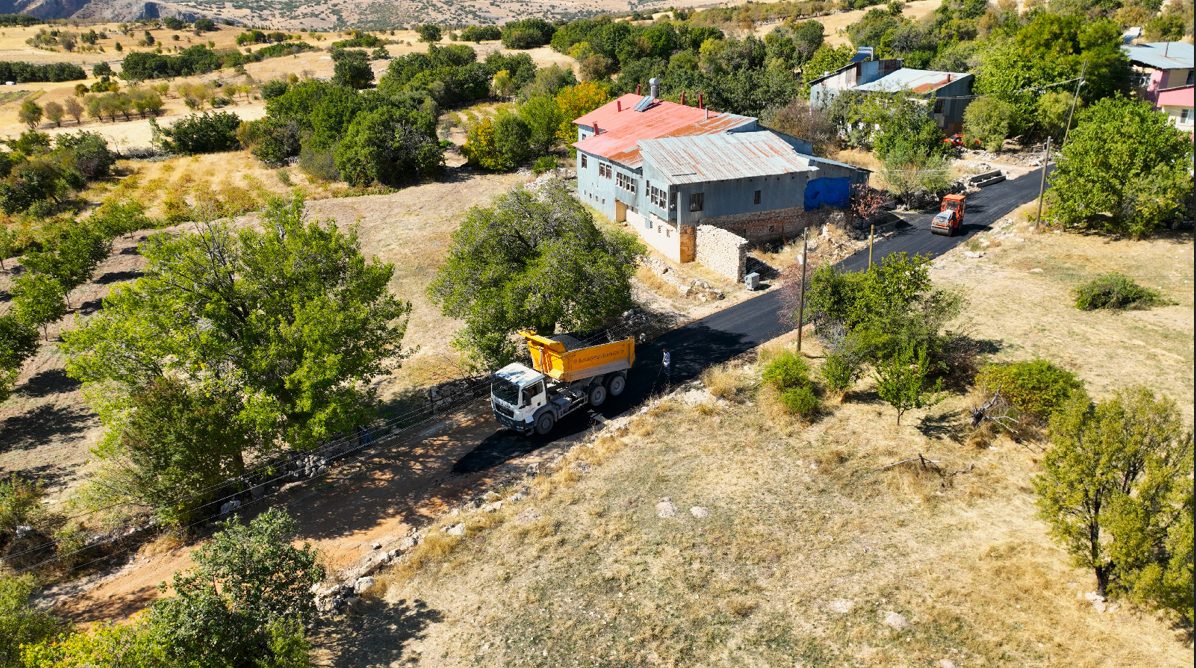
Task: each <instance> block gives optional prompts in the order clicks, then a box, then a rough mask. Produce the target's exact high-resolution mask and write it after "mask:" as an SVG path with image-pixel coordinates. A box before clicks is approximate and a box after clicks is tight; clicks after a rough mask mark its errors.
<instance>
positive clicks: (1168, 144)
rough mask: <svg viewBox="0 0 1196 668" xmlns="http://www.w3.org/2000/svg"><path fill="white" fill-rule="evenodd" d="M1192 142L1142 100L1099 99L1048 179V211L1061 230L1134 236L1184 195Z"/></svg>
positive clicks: (1164, 216)
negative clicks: (1093, 229) (1071, 229)
mask: <svg viewBox="0 0 1196 668" xmlns="http://www.w3.org/2000/svg"><path fill="white" fill-rule="evenodd" d="M1191 169H1192V138H1191V135H1189V134H1187V133H1185V132H1182V131H1180V130H1179V129H1177V128H1176V127H1175V126H1173V125H1171V124H1170V123H1169V122H1168V121H1167V116H1166V114H1163V113H1161V112H1159V111H1156V110H1155V109H1154V107H1153V106H1152V105H1150V104H1149V103H1146V102H1136V101H1131V100H1124V99H1106V100H1100V101H1098V102H1096V103H1095V104H1093V105H1092V106H1091V107H1089V108H1088V109H1085V110H1084V111H1083V113H1081V114H1079V121H1078V123H1077V125H1076V127H1075V128H1074V129H1073V130H1072V132H1071V136H1070V138H1069V139H1068V143H1067V144H1066V145H1065V146H1064V147H1063V151H1062V153H1061V154H1060V156H1059V165H1058V167H1056V169H1055V171H1054V172H1053V173H1052V174H1051V177H1050V178H1051V189H1050V191H1049V192H1048V193H1047V197H1048V199H1049V201H1050V203H1051V213H1052V215H1054V216H1055V218H1057V219H1058V220H1059V221H1060V222H1062V223H1063V224H1064V225H1066V226H1068V227H1091V228H1097V229H1103V230H1104V231H1106V232H1110V233H1114V234H1128V235H1130V236H1132V237H1134V238H1141V237H1143V236H1146V235H1148V234H1150V233H1151V232H1153V231H1155V230H1156V229H1159V228H1160V227H1163V226H1165V225H1167V223H1168V222H1169V221H1170V220H1171V219H1172V218H1173V217H1174V216H1175V209H1176V207H1177V204H1178V203H1179V202H1181V201H1183V200H1184V198H1185V197H1186V196H1188V195H1190V194H1191V193H1192V172H1191Z"/></svg>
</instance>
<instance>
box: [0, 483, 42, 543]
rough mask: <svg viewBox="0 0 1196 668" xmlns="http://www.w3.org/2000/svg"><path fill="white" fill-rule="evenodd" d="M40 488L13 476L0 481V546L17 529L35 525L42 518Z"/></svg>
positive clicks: (39, 485) (35, 484) (36, 484)
mask: <svg viewBox="0 0 1196 668" xmlns="http://www.w3.org/2000/svg"><path fill="white" fill-rule="evenodd" d="M43 495H44V492H43V491H42V486H41V484H39V483H34V482H29V481H27V480H23V479H21V478H18V477H17V476H15V475H13V476H10V477H9V478H8V479H7V480H3V479H0V544H3V543H7V542H8V540H10V539H11V538H12V537H13V535H15V534H16V530H17V527H19V526H29V525H33V524H35V523H36V522H37V521H38V519H40V518H41V516H42V514H43V513H42V510H43V506H42V496H43Z"/></svg>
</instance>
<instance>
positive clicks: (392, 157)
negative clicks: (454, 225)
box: [336, 107, 444, 186]
mask: <svg viewBox="0 0 1196 668" xmlns="http://www.w3.org/2000/svg"><path fill="white" fill-rule="evenodd" d="M336 168H337V170H339V171H340V173H341V176H342V177H343V178H344V179H345V181H347V182H349V183H350V184H352V185H355V186H368V185H371V184H372V183H374V182H375V181H377V182H378V183H381V184H384V185H388V186H396V185H400V184H403V183H410V182H412V181H417V180H419V179H420V178H423V177H426V176H430V175H432V174H437V173H439V172H440V171H441V170H442V169H443V168H444V149H443V148H441V146H440V142H438V141H437V139H436V131H435V121H434V120H433V119H432V118H431V117H429V116H426V115H425V114H421V113H419V112H408V111H405V110H399V109H395V108H393V107H383V108H381V109H376V110H374V111H371V112H366V113H363V114H360V115H358V116H357V118H355V119H354V120H353V123H352V124H350V125H349V129H348V130H347V131H346V132H345V138H344V139H343V140H342V141H341V143H340V144H339V145H338V146H337V149H336Z"/></svg>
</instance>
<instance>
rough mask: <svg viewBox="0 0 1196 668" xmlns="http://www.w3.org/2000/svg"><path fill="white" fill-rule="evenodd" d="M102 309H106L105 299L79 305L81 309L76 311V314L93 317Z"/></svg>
mask: <svg viewBox="0 0 1196 668" xmlns="http://www.w3.org/2000/svg"><path fill="white" fill-rule="evenodd" d="M102 308H104V300H103V299H92V300H91V301H86V302H83V303H82V304H79V308H77V309H75V312H76V313H79V314H81V315H91V314H92V313H95V312H96V311H99V310H100V309H102Z"/></svg>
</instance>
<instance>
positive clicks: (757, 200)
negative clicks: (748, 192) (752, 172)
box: [752, 190, 760, 204]
mask: <svg viewBox="0 0 1196 668" xmlns="http://www.w3.org/2000/svg"><path fill="white" fill-rule="evenodd" d="M759 203H760V191H759V190H757V191H756V194H754V195H752V204H759Z"/></svg>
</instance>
